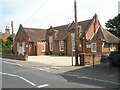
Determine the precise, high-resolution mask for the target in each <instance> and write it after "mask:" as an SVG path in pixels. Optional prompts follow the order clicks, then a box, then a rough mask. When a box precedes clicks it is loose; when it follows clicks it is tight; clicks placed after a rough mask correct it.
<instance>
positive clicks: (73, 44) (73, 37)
mask: <svg viewBox="0 0 120 90" xmlns="http://www.w3.org/2000/svg"><path fill="white" fill-rule="evenodd" d="M71 41H72V51H75V33H72V34H71Z"/></svg>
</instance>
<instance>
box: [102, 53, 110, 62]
mask: <svg viewBox="0 0 120 90" xmlns="http://www.w3.org/2000/svg"><path fill="white" fill-rule="evenodd" d="M108 57H109V55H108V54H107V53H106V52H103V53H102V55H101V62H106V61H107V59H108Z"/></svg>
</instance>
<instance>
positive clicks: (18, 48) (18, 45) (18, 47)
mask: <svg viewBox="0 0 120 90" xmlns="http://www.w3.org/2000/svg"><path fill="white" fill-rule="evenodd" d="M19 50H20V43H17V52H19Z"/></svg>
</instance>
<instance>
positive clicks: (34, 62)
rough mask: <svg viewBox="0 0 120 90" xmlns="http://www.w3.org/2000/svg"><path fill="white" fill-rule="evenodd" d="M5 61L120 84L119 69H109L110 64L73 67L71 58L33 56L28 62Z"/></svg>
mask: <svg viewBox="0 0 120 90" xmlns="http://www.w3.org/2000/svg"><path fill="white" fill-rule="evenodd" d="M2 60H3V61H7V62H11V63H17V64H20V65H23V66H28V67H33V68H36V69H40V70H45V71H49V72H54V73H57V74H65V75H71V76H81V75H82V76H84V78H89V79H95V80H99V81H103V82H111V83H116V84H120V82H119V81H118V80H119V77H120V75H119V73H118V72H119V69H118V68H116V67H112V68H111V69H110V68H109V64H108V63H102V64H99V65H95V66H94V67H93V66H90V65H87V66H72V65H71V57H65V56H59V57H57V56H37V57H35V56H32V57H29V60H28V61H20V60H13V59H2Z"/></svg>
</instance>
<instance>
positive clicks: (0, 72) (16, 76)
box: [0, 72, 19, 77]
mask: <svg viewBox="0 0 120 90" xmlns="http://www.w3.org/2000/svg"><path fill="white" fill-rule="evenodd" d="M0 74H3V75H8V76H12V77H19V76H17V75H13V74H9V73H1V72H0Z"/></svg>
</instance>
